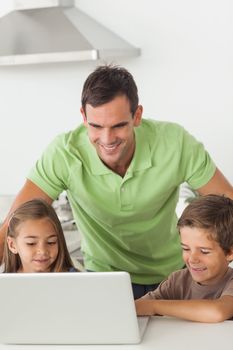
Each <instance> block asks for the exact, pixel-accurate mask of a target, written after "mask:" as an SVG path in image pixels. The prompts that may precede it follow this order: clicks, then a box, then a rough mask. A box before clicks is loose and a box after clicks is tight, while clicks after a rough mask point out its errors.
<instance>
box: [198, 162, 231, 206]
mask: <svg viewBox="0 0 233 350" xmlns="http://www.w3.org/2000/svg"><path fill="white" fill-rule="evenodd" d="M197 192H198V193H199V194H200V195H202V196H205V195H207V194H220V195H222V194H224V195H225V196H227V197H229V198H231V199H233V187H232V186H231V184H230V183H229V181H228V180H227V179H226V178H225V177H224V175H223V174H222V173H221V171H220V170H219V169H218V168H217V169H216V171H215V173H214V176H213V177H212V178H211V179H210V181H209V182H207V184H206V185H204V186H202V187H200V188H198V189H197Z"/></svg>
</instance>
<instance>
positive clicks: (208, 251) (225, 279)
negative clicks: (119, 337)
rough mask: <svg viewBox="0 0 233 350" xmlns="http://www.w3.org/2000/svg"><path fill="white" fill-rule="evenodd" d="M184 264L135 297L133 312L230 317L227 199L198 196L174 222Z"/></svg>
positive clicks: (231, 244) (232, 279)
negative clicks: (141, 294) (151, 290)
mask: <svg viewBox="0 0 233 350" xmlns="http://www.w3.org/2000/svg"><path fill="white" fill-rule="evenodd" d="M178 228H179V231H180V239H181V247H182V250H183V260H184V262H185V264H186V266H187V267H186V268H185V269H182V270H179V271H176V272H174V273H172V274H171V275H170V276H169V277H168V278H167V279H166V280H164V281H163V282H162V283H161V284H160V285H159V287H158V289H156V290H154V291H153V292H149V293H147V294H146V295H145V296H143V297H142V298H140V299H138V300H136V301H135V304H136V310H137V314H138V315H166V316H174V317H178V318H183V319H186V320H191V321H198V322H221V321H224V320H227V319H231V318H232V317H233V269H232V268H231V267H229V266H228V265H229V263H230V262H231V261H232V260H233V200H231V199H229V198H226V197H224V196H218V195H208V196H203V197H199V198H197V199H196V200H194V201H193V202H192V203H191V204H190V205H188V206H187V207H186V208H185V210H184V212H183V214H182V215H181V217H180V219H179V221H178Z"/></svg>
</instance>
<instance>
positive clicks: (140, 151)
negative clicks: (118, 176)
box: [87, 126, 152, 175]
mask: <svg viewBox="0 0 233 350" xmlns="http://www.w3.org/2000/svg"><path fill="white" fill-rule="evenodd" d="M134 134H135V142H136V148H135V152H134V156H133V159H132V161H131V163H130V165H129V168H128V171H127V173H128V174H133V173H134V171H140V170H144V169H148V168H150V167H151V166H152V162H151V152H150V145H149V141H148V135H145V133H144V129H143V127H142V126H139V127H136V128H134ZM87 138H88V136H87ZM88 148H89V152H91V164H90V168H91V172H92V174H93V175H106V174H112V173H113V171H112V170H111V169H109V168H108V167H107V166H106V165H104V163H103V162H102V161H101V160H100V158H99V156H98V154H97V152H96V149H95V147H94V146H93V145H92V144H91V143H90V141H89V140H88Z"/></svg>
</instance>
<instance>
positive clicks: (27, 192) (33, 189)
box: [0, 180, 53, 261]
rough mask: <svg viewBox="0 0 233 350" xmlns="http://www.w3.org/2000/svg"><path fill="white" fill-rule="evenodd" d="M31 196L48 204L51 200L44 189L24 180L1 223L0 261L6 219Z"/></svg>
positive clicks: (0, 258)
mask: <svg viewBox="0 0 233 350" xmlns="http://www.w3.org/2000/svg"><path fill="white" fill-rule="evenodd" d="M33 198H42V199H44V200H45V201H46V202H48V203H49V204H51V203H52V202H53V200H52V198H50V197H49V196H48V195H47V194H46V193H45V192H44V191H42V190H41V189H40V188H39V187H38V186H36V185H35V184H34V183H33V182H31V181H30V180H26V182H25V185H24V186H23V188H22V189H21V191H20V192H19V193H18V195H17V196H16V198H15V200H14V202H13V204H12V207H11V209H10V211H9V213H8V215H7V217H6V219H5V220H4V223H3V225H2V226H1V228H0V261H1V260H2V254H3V245H4V237H5V234H6V230H7V225H8V219H9V217H10V214H11V213H12V212H13V211H14V210H15V209H16V208H17V207H18V206H19V205H20V204H22V203H24V202H26V201H28V200H31V199H33Z"/></svg>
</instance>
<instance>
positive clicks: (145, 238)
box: [28, 119, 215, 284]
mask: <svg viewBox="0 0 233 350" xmlns="http://www.w3.org/2000/svg"><path fill="white" fill-rule="evenodd" d="M135 138H136V149H135V153H134V156H133V159H132V161H131V164H130V166H129V168H128V170H127V173H126V174H125V176H124V178H122V177H121V176H119V175H117V174H116V173H114V172H113V171H111V170H110V169H108V168H107V167H106V166H105V165H104V164H103V163H102V161H101V160H100V159H99V157H98V155H97V153H96V150H95V148H94V147H93V145H92V144H91V143H90V141H89V139H88V136H87V131H86V128H85V127H84V126H80V127H78V128H77V129H75V130H73V131H71V132H68V133H66V134H62V135H60V136H58V137H56V138H55V140H54V141H53V142H52V143H51V144H50V145H49V146H48V148H47V149H46V150H45V152H44V153H43V155H42V157H41V159H39V160H38V161H37V163H36V165H35V167H34V168H33V169H32V170H31V172H30V174H29V177H28V178H29V179H30V180H31V181H32V182H34V183H35V184H36V185H37V186H39V187H40V188H41V189H42V190H43V191H44V192H46V193H47V194H48V195H49V196H50V197H51V198H53V199H56V198H57V197H58V195H59V194H60V193H61V192H62V191H63V190H66V191H67V195H68V198H69V202H70V205H71V207H72V210H73V215H74V218H75V221H76V223H77V226H78V228H79V230H80V233H81V235H82V251H83V254H84V259H85V267H86V268H87V269H89V270H93V271H112V270H113V271H114V270H125V271H128V272H129V273H130V274H131V278H132V281H133V282H134V283H140V284H152V283H158V282H160V281H161V280H163V279H164V278H165V277H167V276H168V275H169V274H170V273H171V272H172V271H174V270H176V269H179V268H180V267H181V266H182V264H183V262H182V258H181V249H180V243H179V235H178V233H177V229H176V223H177V218H176V214H175V208H176V204H177V200H178V195H179V185H180V184H181V183H183V182H184V181H187V182H188V183H189V184H190V185H191V187H193V188H194V189H197V188H199V187H201V186H203V185H205V184H206V183H207V182H208V181H209V180H210V179H211V177H212V176H213V174H214V172H215V165H214V163H213V162H212V160H211V159H210V156H209V155H208V153H207V152H206V151H205V149H204V147H203V145H202V144H201V143H200V142H198V141H196V140H195V139H194V138H193V137H192V136H191V135H190V134H189V133H188V132H187V131H185V130H184V129H183V128H182V127H181V126H179V125H177V124H173V123H167V122H159V121H152V120H145V119H144V120H143V121H142V123H141V125H140V126H139V127H137V128H135Z"/></svg>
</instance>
